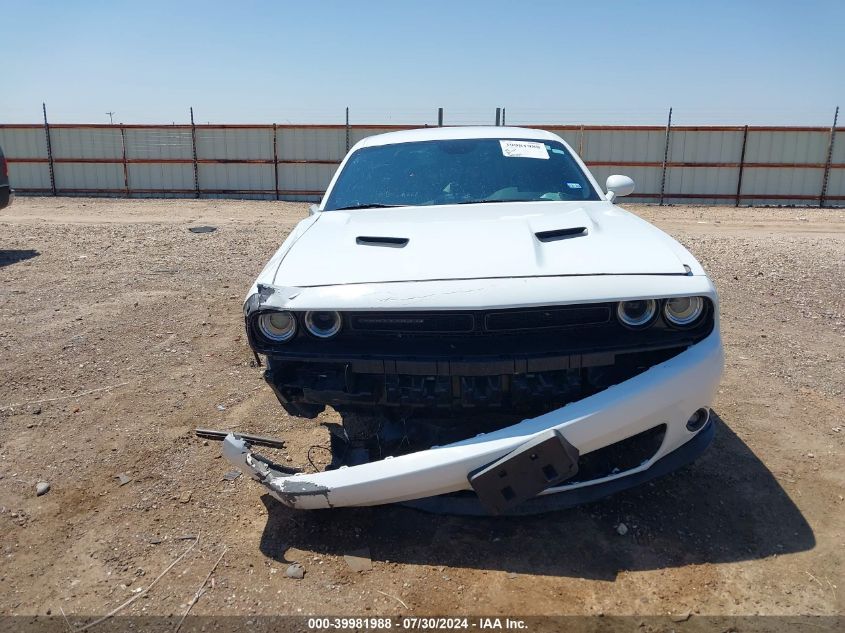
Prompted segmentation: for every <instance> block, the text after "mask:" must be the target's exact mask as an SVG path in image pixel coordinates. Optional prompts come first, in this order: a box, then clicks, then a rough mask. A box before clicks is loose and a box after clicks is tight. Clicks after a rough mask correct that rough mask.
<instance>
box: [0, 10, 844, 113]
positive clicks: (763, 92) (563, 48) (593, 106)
mask: <svg viewBox="0 0 845 633" xmlns="http://www.w3.org/2000/svg"><path fill="white" fill-rule="evenodd" d="M0 25H2V28H0V60H2V61H1V62H0V123H32V122H39V121H40V120H41V116H42V115H41V104H42V102H45V103H46V104H47V111H48V115H49V118H50V121H51V122H53V123H108V122H109V115H108V114H106V113H107V112H110V111H111V112H114V115H113V118H114V122H115V123H117V122H122V123H172V122H175V123H184V122H187V121H189V108H190V107H193V108H194V113H195V119H196V122H197V123H207V122H210V123H274V122H275V123H342V122H343V121H344V112H345V108H346V107H348V108H349V109H350V121H351V122H352V123H353V124H360V123H394V124H395V123H407V124H423V123H432V122H435V121H436V117H437V108H438V107H442V108H443V109H444V122H445V123H446V124H450V123H455V124H458V123H460V124H482V123H483V124H486V123H493V120H494V116H495V108H496V107H504V108H506V112H507V123H508V124H531V123H540V124H543V123H544V124H578V123H584V124H665V121H666V117H667V113H668V109H669V107H670V106H671V107H672V108H673V123H677V124H685V125H695V124H701V125H706V124H756V125H789V124H791V125H825V126H828V125H830V124H831V123H832V119H833V112H834V107H835V106H837V105H842V106H845V68H843V66H845V37H842V30H843V27H845V1H843V0H831V1H820V0H808V1H806V2H795V1H794V0H792V1H789V2H784V1H782V0H769V1H767V2H764V1H762V0H760V1H757V2H743V1H742V0H733V1H723V0H708V1H707V2H692V1H690V2H685V1H683V0H676V1H674V2H668V1H654V2H637V1H636V0H628V1H614V0H606V1H601V0H591V1H585V0H581V1H579V2H569V1H565V0H559V1H556V2H555V1H536V2H531V1H530V0H523V1H522V2H519V1H507V0H484V1H481V0H448V1H441V0H427V1H425V2H412V1H401V0H393V1H392V2H389V1H382V0H378V1H377V0H372V1H369V0H347V1H337V0H323V1H320V0H310V1H307V2H306V1H300V2H290V1H287V0H276V1H275V2H270V1H268V2H257V1H248V0H246V1H244V0H241V1H237V2H233V1H231V0H230V1H228V2H218V1H217V0H206V1H204V2H188V1H179V0H170V1H169V2H160V1H158V0H144V1H143V2H138V1H135V2H123V1H121V0H111V1H110V2H95V1H93V0H74V1H72V2H69V1H67V0H64V1H57V0H0ZM843 118H845V113H843V117H840V124H841V121H842V119H843Z"/></svg>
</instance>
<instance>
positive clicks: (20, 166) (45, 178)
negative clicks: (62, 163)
mask: <svg viewBox="0 0 845 633" xmlns="http://www.w3.org/2000/svg"><path fill="white" fill-rule="evenodd" d="M3 151H4V152H5V151H6V150H5V149H4V150H3ZM9 182H10V183H12V188H13V189H49V188H50V168H49V167H48V165H47V163H9Z"/></svg>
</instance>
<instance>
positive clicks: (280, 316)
mask: <svg viewBox="0 0 845 633" xmlns="http://www.w3.org/2000/svg"><path fill="white" fill-rule="evenodd" d="M258 329H259V330H260V331H261V335H262V336H264V338H266V339H268V340H270V341H274V342H276V343H283V342H285V341H289V340H290V339H292V338H293V335H294V334H296V318H295V317H294V316H293V315H292V314H291V313H290V312H265V313H264V314H262V315H260V316H259V317H258Z"/></svg>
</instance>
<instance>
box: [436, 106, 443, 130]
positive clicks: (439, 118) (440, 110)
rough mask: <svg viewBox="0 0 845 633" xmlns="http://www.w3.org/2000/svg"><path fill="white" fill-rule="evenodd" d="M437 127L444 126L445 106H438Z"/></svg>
mask: <svg viewBox="0 0 845 633" xmlns="http://www.w3.org/2000/svg"><path fill="white" fill-rule="evenodd" d="M437 127H443V108H437Z"/></svg>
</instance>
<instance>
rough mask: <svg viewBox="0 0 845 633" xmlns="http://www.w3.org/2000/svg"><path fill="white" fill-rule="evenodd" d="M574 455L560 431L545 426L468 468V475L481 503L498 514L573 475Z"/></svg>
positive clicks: (573, 449)
mask: <svg viewBox="0 0 845 633" xmlns="http://www.w3.org/2000/svg"><path fill="white" fill-rule="evenodd" d="M578 458H579V452H578V449H577V448H575V447H574V446H572V444H570V443H569V442H568V441H567V439H566V438H565V437H564V436H563V434H562V433H561V432H560V431H558V430H557V429H549V430H548V431H545V432H543V433H540V434H539V435H537V436H536V437H534V438H533V439H532V440H530V441H528V442H526V443H525V444H523V445H522V446H520V447H519V448H517V449H516V450H514V451H512V452H510V453H508V454H507V455H505V456H504V457H501V458H500V459H497V460H496V461H495V462H493V463H491V464H488V465H487V466H484V467H482V468H480V469H478V470H476V471H473V472H471V473H470V474H469V476H468V479H469V483H470V485H471V486H472V489H473V490H474V491H475V493H476V494H477V495H478V499H479V500H480V501H481V504H482V505H483V506H484V507H485V508H486V509H487V510H488V511H489V512H490V513H492V514H502V513H504V512H507V511H508V510H509V509H511V508H513V507H515V506H517V505H519V504H520V503H522V502H523V501H527V500H528V499H531V498H533V497H536V496H537V495H538V494H540V493H541V492H542V491H543V490H545V489H546V488H549V487H551V486H556V485H558V484H560V483H562V482H564V481H566V480H567V479H570V478H572V477H573V476H575V475H576V474H577V473H578Z"/></svg>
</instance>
